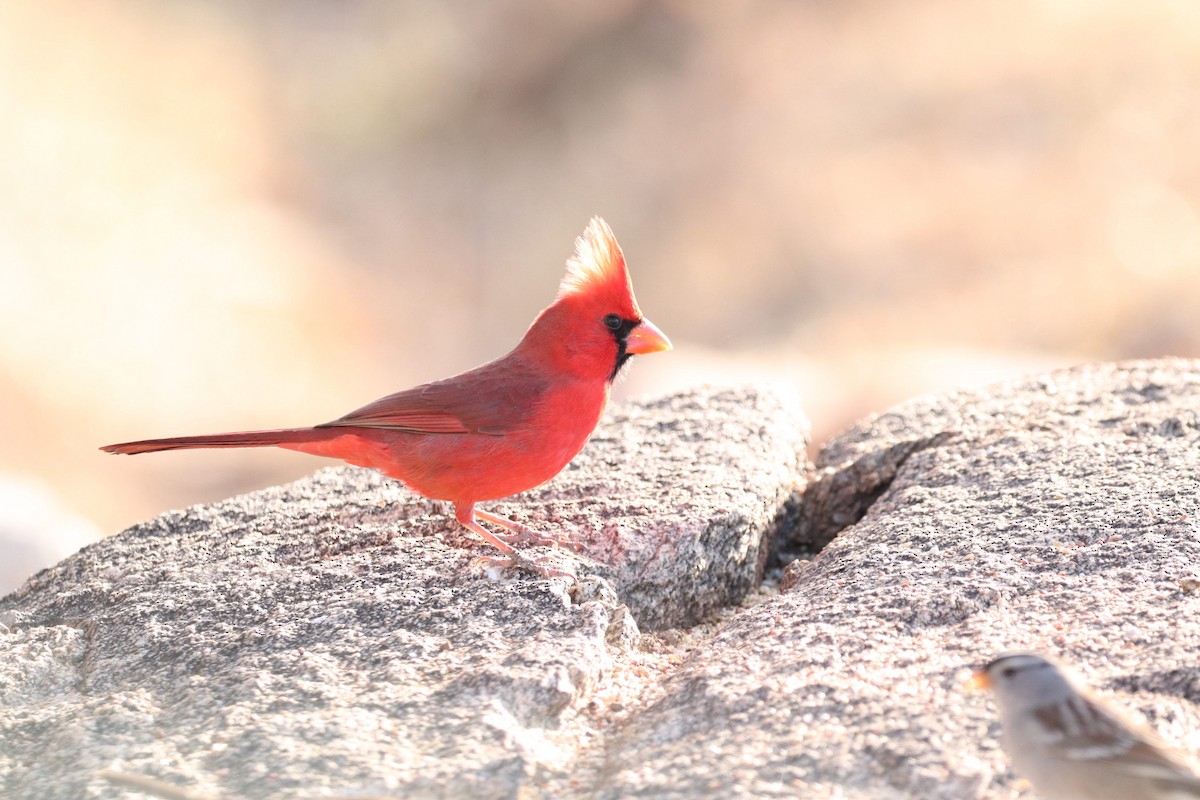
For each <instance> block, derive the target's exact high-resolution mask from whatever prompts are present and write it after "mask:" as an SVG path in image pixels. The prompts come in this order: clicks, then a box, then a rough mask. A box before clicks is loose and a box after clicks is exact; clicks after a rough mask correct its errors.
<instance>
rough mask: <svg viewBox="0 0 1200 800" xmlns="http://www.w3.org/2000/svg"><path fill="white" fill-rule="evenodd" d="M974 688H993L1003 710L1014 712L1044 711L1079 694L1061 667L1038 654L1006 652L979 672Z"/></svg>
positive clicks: (973, 677) (975, 676)
mask: <svg viewBox="0 0 1200 800" xmlns="http://www.w3.org/2000/svg"><path fill="white" fill-rule="evenodd" d="M971 685H972V686H974V687H976V688H981V689H991V690H992V691H993V692H994V693H995V695H996V702H997V703H999V705H1000V707H1001V708H1002V709H1005V710H1006V711H1013V712H1019V711H1023V710H1027V709H1028V710H1032V709H1035V708H1042V707H1044V706H1049V705H1053V704H1055V703H1060V702H1062V701H1063V700H1065V699H1067V698H1068V697H1072V696H1074V695H1077V694H1079V689H1078V688H1076V686H1075V685H1074V683H1073V682H1072V680H1071V679H1070V678H1069V677H1068V676H1067V675H1066V673H1065V672H1064V671H1063V670H1062V668H1061V667H1060V666H1059V665H1058V664H1056V663H1054V662H1053V661H1051V660H1050V659H1048V658H1046V657H1044V656H1041V655H1038V654H1037V653H1025V652H1016V653H1003V654H1001V655H999V656H997V657H996V658H993V659H992V660H991V661H989V662H988V663H987V664H985V665H983V666H982V667H980V668H979V669H978V670H976V671H975V674H974V675H973V676H972V678H971Z"/></svg>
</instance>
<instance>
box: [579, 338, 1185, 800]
mask: <svg viewBox="0 0 1200 800" xmlns="http://www.w3.org/2000/svg"><path fill="white" fill-rule="evenodd" d="M818 466H819V467H820V468H821V472H820V474H819V480H818V481H817V482H816V483H815V484H811V485H810V487H809V489H808V491H807V493H806V495H805V498H804V504H803V507H802V508H801V513H800V518H801V519H802V520H803V521H804V524H805V527H804V528H802V529H799V530H797V531H796V532H795V535H796V536H797V537H799V538H801V539H807V540H819V539H821V538H826V539H827V538H828V537H829V536H830V535H831V534H830V531H831V530H836V529H838V528H843V527H844V529H843V530H841V532H840V534H838V536H837V538H836V539H835V540H834V541H833V542H832V544H830V545H829V546H828V547H827V548H826V549H824V550H823V551H822V552H821V553H819V554H818V555H817V556H816V557H815V558H814V559H813V560H812V561H811V562H809V563H801V562H797V563H795V564H793V565H792V567H791V568H790V569H789V571H788V573H787V574H786V575H785V579H784V584H783V586H784V588H783V592H782V593H781V594H780V595H779V596H778V597H776V598H774V599H772V600H770V601H768V602H764V603H762V604H759V605H757V606H754V607H753V608H751V609H749V610H747V611H745V612H744V613H743V614H741V615H739V616H738V617H736V618H735V619H734V620H733V621H732V622H731V623H729V624H728V625H727V626H726V627H725V628H724V629H723V630H722V631H720V633H719V634H717V635H716V636H715V637H714V638H713V639H712V640H711V641H708V642H705V643H704V644H703V645H702V646H701V647H699V648H697V650H696V651H695V652H694V653H693V655H692V657H691V658H690V659H689V660H688V661H687V662H686V663H684V664H683V665H682V666H681V667H680V669H679V670H678V671H677V672H676V673H675V674H674V675H672V676H671V677H670V678H669V679H668V680H667V681H666V682H665V685H664V687H663V694H662V696H661V697H660V698H659V699H658V700H657V701H655V702H654V703H653V704H652V705H650V706H649V707H647V708H645V709H643V710H641V711H639V713H637V714H636V715H634V716H633V717H632V718H631V719H630V720H629V721H627V722H626V723H625V724H624V725H623V726H622V729H621V730H620V731H619V732H618V733H617V734H616V735H615V736H614V737H613V739H612V741H611V742H610V744H609V749H608V753H607V760H606V762H605V768H604V770H603V771H602V773H601V778H600V779H599V781H598V786H599V789H598V792H597V796H598V797H602V798H618V797H632V796H637V797H655V798H694V797H722V798H725V797H805V798H956V799H960V798H989V800H993V799H994V800H999V798H1012V797H1018V796H1019V797H1029V796H1032V795H1030V794H1029V793H1028V792H1027V791H1026V792H1025V793H1018V790H1017V788H1016V783H1015V779H1014V778H1013V776H1012V775H1011V774H1010V773H1009V772H1008V770H1007V768H1006V766H1005V762H1004V760H1003V758H1002V756H1001V754H1000V752H999V750H998V745H997V741H996V736H997V734H998V727H997V722H996V715H995V713H994V709H993V708H991V706H990V703H989V701H988V699H987V698H986V697H984V696H980V695H969V694H966V693H964V692H963V689H962V681H963V680H964V679H965V677H966V676H967V674H968V671H967V669H966V667H967V666H968V665H972V664H978V663H980V662H981V661H983V660H986V659H987V658H990V657H991V656H993V655H994V654H996V653H998V652H1000V651H1002V650H1006V649H1014V648H1031V649H1038V650H1043V651H1046V652H1048V653H1051V654H1054V655H1056V656H1059V657H1061V658H1063V659H1064V660H1066V661H1068V662H1070V663H1073V664H1075V665H1078V666H1079V667H1080V668H1081V671H1082V672H1083V673H1084V675H1085V676H1087V677H1088V678H1089V679H1090V681H1091V682H1092V683H1093V685H1095V686H1097V687H1098V688H1100V689H1102V690H1109V691H1111V692H1114V693H1116V696H1117V699H1118V701H1119V702H1120V703H1122V704H1124V705H1125V706H1127V707H1129V708H1132V709H1136V710H1139V711H1141V712H1143V713H1144V714H1145V715H1146V716H1147V718H1148V719H1149V720H1150V721H1151V722H1152V723H1153V724H1154V726H1155V727H1156V728H1157V729H1158V730H1159V731H1160V732H1161V733H1162V734H1163V735H1164V736H1165V737H1166V738H1167V739H1168V740H1170V741H1171V742H1172V743H1174V744H1176V745H1178V746H1182V747H1183V748H1184V749H1185V750H1187V751H1190V752H1191V753H1192V754H1196V753H1200V659H1198V658H1197V653H1200V591H1197V586H1200V583H1198V582H1197V580H1196V575H1197V573H1198V572H1200V482H1198V481H1200V363H1198V362H1196V361H1185V360H1163V361H1154V362H1136V363H1129V364H1119V365H1113V364H1102V365H1094V366H1085V367H1080V368H1078V369H1075V370H1068V371H1064V372H1059V373H1054V374H1051V375H1048V376H1042V377H1039V378H1034V379H1030V380H1027V381H1024V382H1018V383H1013V384H1007V385H1002V386H997V387H993V388H991V389H989V390H984V391H981V392H978V393H972V394H953V395H949V396H943V397H936V398H923V399H920V400H917V401H913V402H911V403H908V404H906V405H904V406H901V407H898V408H896V409H893V410H891V411H889V412H887V413H885V414H882V415H880V416H878V417H875V418H873V419H869V420H866V421H865V422H863V423H862V424H861V425H859V426H856V427H855V428H854V429H852V430H851V431H849V432H847V433H846V434H844V435H842V436H841V437H838V438H837V439H836V440H834V441H833V442H831V443H830V444H829V445H828V446H827V447H826V448H825V450H824V453H823V455H822V456H821V457H820V459H819V463H818ZM847 525H848V527H845V526H847Z"/></svg>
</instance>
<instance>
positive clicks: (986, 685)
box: [966, 669, 992, 692]
mask: <svg viewBox="0 0 1200 800" xmlns="http://www.w3.org/2000/svg"><path fill="white" fill-rule="evenodd" d="M966 687H967V689H969V690H971V691H973V692H981V691H983V690H984V689H990V688H992V679H991V676H989V675H988V674H987V673H986V672H984V671H983V670H981V669H977V670H975V671H974V672H972V673H971V677H970V678H969V679H968V680H967V682H966Z"/></svg>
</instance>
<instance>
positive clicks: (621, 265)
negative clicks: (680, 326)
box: [558, 217, 637, 308]
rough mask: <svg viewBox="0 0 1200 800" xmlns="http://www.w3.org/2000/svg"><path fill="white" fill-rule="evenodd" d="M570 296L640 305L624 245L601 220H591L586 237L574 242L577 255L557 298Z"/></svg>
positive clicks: (568, 265) (583, 236)
mask: <svg viewBox="0 0 1200 800" xmlns="http://www.w3.org/2000/svg"><path fill="white" fill-rule="evenodd" d="M571 295H581V296H605V297H610V298H613V299H617V298H620V299H624V300H626V301H627V302H630V303H632V304H633V306H634V308H636V306H637V303H636V301H634V299H633V283H632V282H631V281H630V279H629V270H628V269H626V267H625V255H624V254H623V253H622V252H621V245H619V244H617V237H615V236H613V232H612V229H611V228H609V227H608V223H607V222H605V221H604V220H603V219H601V218H600V217H592V221H591V222H590V223H588V226H587V229H586V230H585V231H584V232H583V235H582V236H580V237H579V238H578V239H576V240H575V255H573V256H571V258H569V259H568V260H567V273H566V275H564V276H563V279H562V283H561V284H560V285H559V287H558V297H559V299H562V298H564V297H569V296H571Z"/></svg>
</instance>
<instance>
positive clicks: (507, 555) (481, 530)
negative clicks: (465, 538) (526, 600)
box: [454, 505, 575, 579]
mask: <svg viewBox="0 0 1200 800" xmlns="http://www.w3.org/2000/svg"><path fill="white" fill-rule="evenodd" d="M476 514H478V515H479V516H481V517H483V518H484V519H486V520H487V521H488V522H493V523H495V524H497V525H499V526H500V527H502V528H504V529H505V530H512V529H511V528H509V526H510V525H511V526H513V527H514V528H523V529H524V530H525V531H528V534H525V535H523V534H522V533H521V532H519V531H517V530H512V533H513V535H514V536H515V537H517V541H518V543H524V542H525V541H526V540H527V538H528V536H529V535H532V537H533V538H534V539H538V540H539V541H540V542H545V541H553V540H545V539H542V538H541V537H538V536H537V534H535V533H533V531H532V530H530V529H529V528H526V527H525V526H524V525H520V524H518V523H516V522H513V521H512V520H508V519H505V518H504V517H497V516H496V515H495V514H488V513H487V512H484V511H478V512H477V511H475V507H474V505H461V506H460V505H455V506H454V518H455V519H457V520H458V521H459V523H460V524H461V525H462V526H463V527H464V528H466V529H467V530H469V531H471V532H473V533H475V534H477V535H478V536H479V537H480V538H481V539H483V540H484V541H485V542H487V543H488V544H490V545H492V546H493V547H495V548H496V549H497V550H499V551H500V552H501V553H503V554H504V555H502V556H480V557H479V558H477V559H475V561H474V562H472V564H473V565H475V566H478V565H480V564H487V565H490V566H502V567H511V566H517V567H522V568H524V569H527V570H529V571H530V572H535V573H537V574H538V575H541V576H543V577H546V578H572V579H574V577H575V576H574V575H573V574H572V573H570V572H564V571H563V570H560V569H555V568H554V567H548V566H546V565H545V564H539V563H538V562H536V561H533V560H531V559H529V558H527V557H525V556H524V555H522V554H521V553H520V552H518V551H517V549H516V548H515V547H513V546H512V545H511V544H509V543H508V542H507V541H505V540H504V539H503V538H501V537H500V536H497V535H496V534H494V533H492V532H491V531H489V530H488V529H487V528H485V527H483V526H482V525H480V524H479V523H478V522H476V521H475V515H476ZM501 520H503V522H501Z"/></svg>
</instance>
